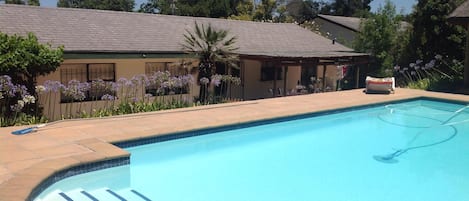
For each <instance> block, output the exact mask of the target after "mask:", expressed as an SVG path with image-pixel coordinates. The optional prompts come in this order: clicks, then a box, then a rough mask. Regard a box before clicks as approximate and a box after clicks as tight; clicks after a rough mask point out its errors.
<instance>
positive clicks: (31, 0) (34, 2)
mask: <svg viewBox="0 0 469 201" xmlns="http://www.w3.org/2000/svg"><path fill="white" fill-rule="evenodd" d="M5 3H6V4H20V5H30V6H40V5H41V4H40V2H39V0H5Z"/></svg>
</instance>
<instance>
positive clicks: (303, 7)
mask: <svg viewBox="0 0 469 201" xmlns="http://www.w3.org/2000/svg"><path fill="white" fill-rule="evenodd" d="M324 4H325V3H324V2H319V1H313V0H291V1H289V2H288V3H287V5H286V8H287V13H288V15H289V16H291V17H292V18H293V19H294V20H295V21H296V22H298V23H299V24H303V23H304V22H305V21H310V20H312V19H313V18H314V17H316V15H318V14H319V13H320V10H321V8H322V7H323V6H324Z"/></svg>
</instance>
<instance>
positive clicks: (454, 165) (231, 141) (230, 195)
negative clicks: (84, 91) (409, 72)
mask: <svg viewBox="0 0 469 201" xmlns="http://www.w3.org/2000/svg"><path fill="white" fill-rule="evenodd" d="M128 151H130V152H131V162H130V165H126V166H120V167H114V168H109V169H104V170H100V171H94V172H90V173H86V174H81V175H78V176H74V177H70V178H67V179H64V180H62V181H59V182H57V183H55V184H54V185H52V186H50V187H49V188H48V189H47V190H46V191H44V192H43V193H42V194H41V195H40V196H39V197H38V198H36V200H66V198H65V197H67V198H70V199H72V200H93V199H96V200H106V201H110V200H119V199H118V198H117V197H118V196H120V197H121V198H123V199H126V200H153V201H186V200H187V201H199V200H200V201H219V200H223V201H240V200H256V201H259V200H265V201H290V200H318V201H376V200H380V201H396V200H400V201H416V200H425V201H441V200H451V201H464V200H469V190H468V189H469V157H468V155H469V107H468V108H466V106H465V105H461V104H453V103H445V102H437V101H430V100H415V101H409V102H401V103H396V104H388V105H382V106H376V107H371V108H367V109H360V110H353V111H347V112H341V113H336V114H330V115H321V116H315V117H309V118H302V119H296V120H291V121H284V122H278V123H272V124H265V125H259V126H253V127H246V128H241V129H235V130H228V131H223V132H216V133H213V134H209V135H202V136H196V137H190V138H182V139H177V140H171V141H165V142H160V143H156V144H149V145H143V146H137V147H132V148H128ZM393 153H394V157H392V156H391V155H392V154H393ZM85 194H88V195H90V196H91V197H92V198H90V196H88V195H85ZM64 195H65V196H64ZM116 195H117V196H116Z"/></svg>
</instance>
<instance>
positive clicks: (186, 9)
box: [139, 0, 240, 18]
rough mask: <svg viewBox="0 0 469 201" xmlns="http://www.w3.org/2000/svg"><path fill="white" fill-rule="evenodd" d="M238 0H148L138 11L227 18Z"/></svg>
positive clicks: (233, 10)
mask: <svg viewBox="0 0 469 201" xmlns="http://www.w3.org/2000/svg"><path fill="white" fill-rule="evenodd" d="M238 2H240V0H178V1H176V0H148V1H147V2H146V3H143V4H141V5H140V9H139V12H145V13H159V14H166V15H182V16H196V17H212V18H227V17H229V16H231V15H235V14H236V13H237V11H236V6H237V5H238Z"/></svg>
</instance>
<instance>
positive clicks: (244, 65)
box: [37, 58, 337, 120]
mask: <svg viewBox="0 0 469 201" xmlns="http://www.w3.org/2000/svg"><path fill="white" fill-rule="evenodd" d="M186 60H187V59H186ZM180 61H181V59H177V58H175V59H161V58H159V59H150V58H145V59H66V60H65V61H64V62H63V65H66V64H90V63H113V64H115V79H116V81H117V80H119V78H127V79H131V78H132V77H133V76H135V75H138V74H144V73H145V63H146V62H180ZM194 66H197V61H192V64H191V65H190V67H189V68H190V69H188V72H191V73H192V75H193V76H194V78H195V79H196V78H197V70H196V68H195V67H194ZM261 67H262V62H261V61H258V60H249V59H243V60H241V72H240V76H241V79H242V83H241V85H240V86H235V85H232V86H231V87H229V88H228V96H229V97H230V98H232V99H238V100H242V99H244V100H252V99H260V98H271V97H272V92H271V90H270V89H272V91H274V92H276V93H277V95H278V96H282V95H284V92H283V90H284V79H285V78H284V77H283V72H284V71H285V68H288V71H287V77H286V85H287V86H286V90H287V93H286V94H287V95H289V94H292V92H295V91H296V90H295V89H296V86H297V83H298V81H299V80H300V79H301V66H288V67H286V66H283V67H282V68H283V70H282V80H277V81H276V88H277V90H273V88H274V81H273V80H272V81H261ZM193 68H194V69H193ZM317 69H318V72H317V75H318V77H319V78H322V69H323V68H322V66H319V67H318V68H317ZM336 69H337V68H336V67H335V66H328V67H327V71H326V77H327V78H326V87H328V88H329V89H331V90H335V88H336V79H337V78H336V77H337V70H336ZM60 76H61V75H60V67H59V69H58V70H57V71H55V72H53V73H51V74H49V75H46V76H41V77H39V78H38V79H37V81H38V84H39V85H42V84H44V82H45V81H46V80H53V81H61V77H60ZM64 84H66V83H64ZM320 86H322V84H321V85H320ZM199 89H200V87H199V86H198V85H197V84H193V85H192V86H191V87H190V90H189V91H190V92H189V93H188V94H183V95H181V96H180V95H166V96H165V98H164V100H165V101H169V100H172V99H178V98H179V99H180V98H183V99H185V100H188V101H192V100H193V98H194V97H196V96H198V94H199ZM279 89H280V91H281V93H280V94H279ZM143 90H144V88H143V87H141V88H139V89H138V90H137V91H136V94H137V96H143V94H145V93H144V91H143ZM117 96H118V97H124V95H123V94H122V93H120V92H118V94H117ZM140 98H142V97H140ZM140 100H141V99H140ZM151 100H152V99H150V100H148V99H147V100H146V101H151ZM120 101H125V100H123V98H120V99H119V100H117V101H103V100H101V101H84V102H75V103H61V97H60V94H59V93H47V94H43V95H41V96H40V98H39V102H40V103H41V104H42V106H43V108H44V114H45V115H46V116H47V117H48V118H49V119H51V120H57V119H61V118H70V117H78V116H81V115H83V114H91V113H95V112H96V111H97V110H99V109H102V108H106V107H108V108H109V107H111V106H117V105H118V104H119V103H120ZM159 101H162V99H159ZM93 109H95V111H93Z"/></svg>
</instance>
